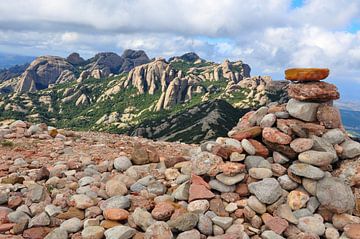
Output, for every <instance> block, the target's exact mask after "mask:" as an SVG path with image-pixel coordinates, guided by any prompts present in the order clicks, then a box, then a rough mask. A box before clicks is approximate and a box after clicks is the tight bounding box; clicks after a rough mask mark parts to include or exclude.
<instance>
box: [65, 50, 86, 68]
mask: <svg viewBox="0 0 360 239" xmlns="http://www.w3.org/2000/svg"><path fill="white" fill-rule="evenodd" d="M66 60H67V61H68V62H69V63H71V64H73V65H81V64H83V63H84V62H85V60H84V58H82V57H81V56H80V55H79V53H77V52H73V53H71V54H70V55H69V56H68V57H66Z"/></svg>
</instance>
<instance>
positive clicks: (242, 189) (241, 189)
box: [235, 183, 249, 197]
mask: <svg viewBox="0 0 360 239" xmlns="http://www.w3.org/2000/svg"><path fill="white" fill-rule="evenodd" d="M235 192H237V193H238V194H239V195H240V197H245V196H247V195H249V189H248V186H247V184H246V183H239V184H238V185H237V186H236V189H235Z"/></svg>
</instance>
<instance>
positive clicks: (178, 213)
mask: <svg viewBox="0 0 360 239" xmlns="http://www.w3.org/2000/svg"><path fill="white" fill-rule="evenodd" d="M184 213H187V210H186V208H184V207H180V208H176V209H175V211H174V213H173V214H172V215H171V218H170V220H174V219H176V218H178V217H179V216H181V215H183V214H184Z"/></svg>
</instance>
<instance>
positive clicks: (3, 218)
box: [0, 207, 12, 224]
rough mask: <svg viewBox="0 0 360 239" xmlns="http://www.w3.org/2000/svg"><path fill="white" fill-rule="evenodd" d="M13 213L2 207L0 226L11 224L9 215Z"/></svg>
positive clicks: (0, 209)
mask: <svg viewBox="0 0 360 239" xmlns="http://www.w3.org/2000/svg"><path fill="white" fill-rule="evenodd" d="M10 212H12V210H11V209H10V208H7V207H0V224H2V223H7V222H9V220H8V217H7V215H8V214H9V213H10Z"/></svg>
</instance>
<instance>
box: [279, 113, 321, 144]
mask: <svg viewBox="0 0 360 239" xmlns="http://www.w3.org/2000/svg"><path fill="white" fill-rule="evenodd" d="M320 107H321V106H320ZM276 124H277V125H276V127H277V128H278V129H279V130H281V131H282V132H284V133H285V134H287V135H290V136H292V135H297V136H298V137H301V138H307V137H308V136H309V135H310V134H311V135H316V136H321V135H323V134H324V132H325V127H324V126H323V125H319V124H316V123H305V122H302V121H300V120H297V119H278V120H277V122H276Z"/></svg>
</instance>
